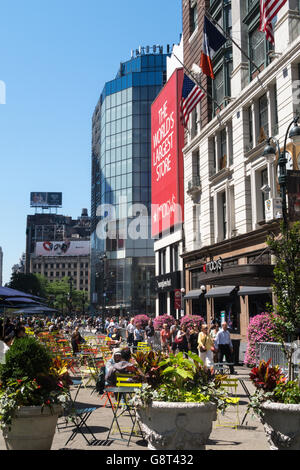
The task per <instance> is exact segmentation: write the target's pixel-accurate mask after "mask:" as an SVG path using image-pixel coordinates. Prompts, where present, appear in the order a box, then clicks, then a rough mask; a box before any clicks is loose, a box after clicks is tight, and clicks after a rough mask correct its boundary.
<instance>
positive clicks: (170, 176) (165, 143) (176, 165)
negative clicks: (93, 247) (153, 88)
mask: <svg viewBox="0 0 300 470" xmlns="http://www.w3.org/2000/svg"><path fill="white" fill-rule="evenodd" d="M182 81H183V70H182V69H177V70H176V71H175V72H174V73H173V75H172V76H171V77H170V79H169V80H168V82H167V83H166V85H165V86H164V88H163V89H162V91H161V92H160V94H159V95H158V97H157V98H156V100H155V101H154V102H153V104H152V107H151V151H152V164H151V168H152V185H151V194H152V237H155V236H156V235H158V234H159V233H160V232H163V231H166V230H168V229H169V228H170V227H173V226H174V225H176V224H178V223H181V222H183V197H184V193H183V158H182V147H183V145H184V128H183V126H182V124H181V122H180V119H179V102H180V99H181V88H182Z"/></svg>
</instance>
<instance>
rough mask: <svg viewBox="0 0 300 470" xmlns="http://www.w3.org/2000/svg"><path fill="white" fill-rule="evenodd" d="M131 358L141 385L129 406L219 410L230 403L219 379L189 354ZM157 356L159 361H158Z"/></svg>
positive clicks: (230, 400) (149, 355)
mask: <svg viewBox="0 0 300 470" xmlns="http://www.w3.org/2000/svg"><path fill="white" fill-rule="evenodd" d="M151 353H152V354H150V353H148V357H147V358H146V359H145V356H143V355H142V354H140V355H135V359H136V360H137V364H138V371H139V374H140V375H139V378H140V379H141V381H142V382H143V385H142V387H141V388H140V389H139V390H138V391H137V393H136V395H135V397H134V398H133V400H132V403H133V404H135V405H136V406H145V405H148V404H150V403H151V402H152V401H153V400H155V401H168V402H194V403H199V402H213V403H215V404H216V405H217V408H218V409H219V410H222V411H224V410H225V408H226V407H227V406H228V405H229V404H230V403H233V402H234V399H232V398H230V397H229V396H228V394H227V392H226V391H225V390H224V388H222V386H221V383H222V382H221V378H220V376H218V375H215V374H214V372H213V370H212V369H210V368H207V367H205V366H204V365H203V362H202V361H201V359H200V358H199V357H198V356H197V354H194V353H192V352H190V351H189V352H188V355H187V356H185V354H184V353H182V352H180V353H178V354H176V355H174V354H170V355H169V356H163V355H159V354H158V353H154V352H153V351H152V352H151ZM160 356H161V357H160Z"/></svg>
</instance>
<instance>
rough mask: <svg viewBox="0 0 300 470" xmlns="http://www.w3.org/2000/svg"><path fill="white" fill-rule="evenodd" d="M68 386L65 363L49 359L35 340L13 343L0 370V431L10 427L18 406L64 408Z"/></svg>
mask: <svg viewBox="0 0 300 470" xmlns="http://www.w3.org/2000/svg"><path fill="white" fill-rule="evenodd" d="M71 383H72V381H71V379H70V377H69V374H68V366H67V362H66V361H64V360H62V359H61V358H59V357H55V358H52V357H51V355H50V353H49V351H48V350H47V349H46V348H45V346H43V345H42V344H41V343H39V342H38V340H36V339H35V338H33V337H32V336H30V337H27V338H22V339H19V340H16V341H14V343H13V344H12V346H11V348H10V349H9V351H8V352H7V353H6V363H5V364H2V365H1V367H0V427H1V428H4V427H10V425H11V420H12V417H13V416H14V413H15V410H17V409H18V408H19V407H20V406H40V407H41V410H42V409H43V408H44V407H45V406H50V407H51V406H52V405H54V404H61V405H64V404H65V402H66V399H67V396H68V390H69V386H70V384H71Z"/></svg>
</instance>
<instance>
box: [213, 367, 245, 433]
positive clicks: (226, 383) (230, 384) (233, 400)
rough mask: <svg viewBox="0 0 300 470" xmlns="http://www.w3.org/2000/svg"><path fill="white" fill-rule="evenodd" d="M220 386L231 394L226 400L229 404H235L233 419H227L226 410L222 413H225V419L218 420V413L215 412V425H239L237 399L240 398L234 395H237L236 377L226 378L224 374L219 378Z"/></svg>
mask: <svg viewBox="0 0 300 470" xmlns="http://www.w3.org/2000/svg"><path fill="white" fill-rule="evenodd" d="M221 387H222V388H224V389H225V390H228V391H229V393H230V394H231V395H232V396H231V397H228V401H230V404H232V405H233V406H235V408H236V409H235V414H234V418H233V419H229V414H228V413H227V414H226V412H225V413H223V415H226V418H227V420H226V421H223V422H222V421H221V420H220V413H219V412H218V414H217V423H218V424H217V426H218V427H230V428H235V429H237V427H238V426H239V425H240V416H239V401H240V399H239V398H238V397H237V396H236V395H237V387H238V379H237V378H228V377H227V376H224V377H223V378H222V379H221Z"/></svg>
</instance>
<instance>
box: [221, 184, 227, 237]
mask: <svg viewBox="0 0 300 470" xmlns="http://www.w3.org/2000/svg"><path fill="white" fill-rule="evenodd" d="M221 213H222V229H223V233H222V235H223V238H224V239H225V238H226V236H227V207H226V193H225V191H224V192H223V193H222V194H221Z"/></svg>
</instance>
